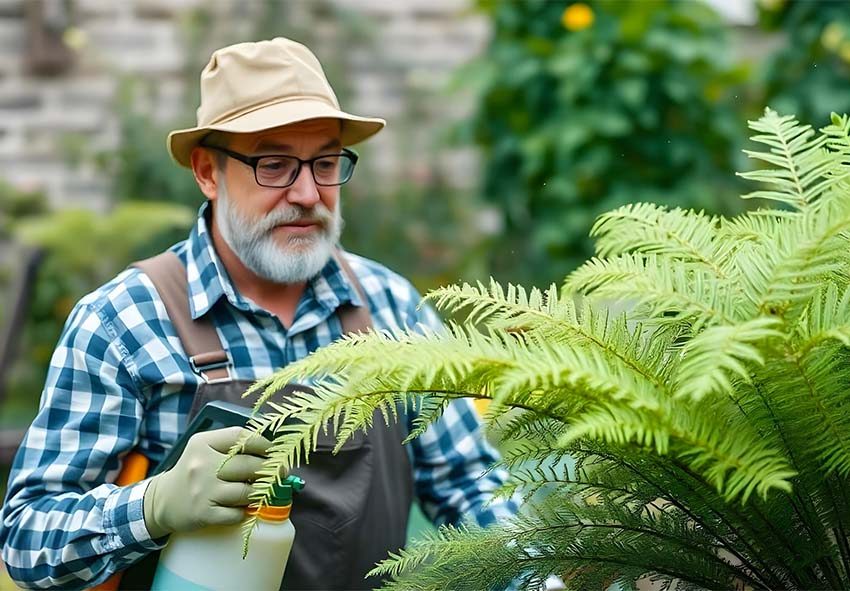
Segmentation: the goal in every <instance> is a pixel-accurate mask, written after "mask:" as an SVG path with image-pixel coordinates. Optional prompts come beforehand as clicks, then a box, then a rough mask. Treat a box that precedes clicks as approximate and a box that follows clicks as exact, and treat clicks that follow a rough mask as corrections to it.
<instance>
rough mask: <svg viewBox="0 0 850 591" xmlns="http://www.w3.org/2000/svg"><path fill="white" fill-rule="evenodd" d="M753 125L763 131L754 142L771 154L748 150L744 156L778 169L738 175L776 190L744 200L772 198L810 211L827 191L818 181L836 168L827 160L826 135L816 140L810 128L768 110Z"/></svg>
mask: <svg viewBox="0 0 850 591" xmlns="http://www.w3.org/2000/svg"><path fill="white" fill-rule="evenodd" d="M749 124H750V127H751V128H752V129H754V130H756V131H760V132H762V133H761V135H756V136H753V137H752V140H753V141H755V142H759V143H762V144H765V145H766V146H768V147H769V148H770V151H769V152H756V151H752V150H744V153H745V154H747V155H748V156H749V157H750V158H754V159H757V160H762V161H764V162H767V163H768V164H772V165H773V166H774V167H776V168H775V169H767V170H755V171H751V172H743V173H738V175H739V176H742V177H744V178H745V179H749V180H754V181H759V182H762V183H765V184H767V185H769V186H771V187H772V190H760V191H754V192H752V193H748V194H746V195H744V196H743V198H744V199H768V200H772V201H779V202H781V203H786V204H788V205H791V206H793V207H795V208H796V209H798V210H804V209H807V208H808V207H809V206H810V205H811V204H813V203H814V202H815V201H817V199H818V198H819V197H820V196H821V195H822V193H823V191H824V187H823V185H819V184H817V181H818V180H819V179H820V178H822V177H823V176H824V175H825V174H826V173H827V172H828V171H830V170H832V168H833V166H834V164H833V162H832V161H831V160H830V159H828V158H825V157H824V156H825V153H824V150H823V146H824V145H825V144H826V138H825V137H824V136H822V135H820V136H817V137H814V138H813V136H815V132H814V130H813V129H812V128H811V126H810V125H800V124H799V123H797V120H796V119H795V118H794V117H793V116H791V115H786V116H784V117H783V116H780V115H779V114H777V113H776V111H773V110H771V109H765V113H764V116H763V117H762V118H761V119H759V120H758V121H750V122H749Z"/></svg>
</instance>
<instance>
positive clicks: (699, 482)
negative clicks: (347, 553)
mask: <svg viewBox="0 0 850 591" xmlns="http://www.w3.org/2000/svg"><path fill="white" fill-rule="evenodd" d="M751 126H752V128H753V129H754V130H755V131H756V132H758V133H757V135H755V136H754V137H753V140H754V141H756V142H759V143H761V144H763V145H764V146H766V149H765V151H748V152H747V154H748V155H749V156H750V157H752V158H754V159H756V160H758V161H760V162H762V163H765V164H766V165H767V166H768V168H766V169H763V170H758V171H755V172H749V173H745V174H743V175H741V176H743V177H745V178H747V179H750V180H755V181H760V182H763V183H764V184H765V188H764V189H762V190H759V191H755V192H754V193H750V194H748V195H746V196H745V197H747V198H757V199H762V200H766V201H767V202H772V203H774V204H775V205H777V206H778V207H777V208H773V209H760V210H757V211H753V212H750V213H745V214H741V215H738V216H736V217H732V218H728V217H722V216H712V215H707V214H704V213H697V212H694V211H686V210H682V209H678V208H673V209H671V208H668V207H664V206H658V205H652V204H646V203H644V204H636V205H626V206H623V207H620V208H617V209H615V210H613V211H612V212H610V213H607V214H605V215H603V216H601V217H600V218H599V219H598V220H597V222H596V224H595V226H594V227H593V230H592V234H593V236H594V237H595V238H596V250H597V257H596V258H593V259H591V260H590V261H588V262H586V263H585V264H584V265H582V266H581V267H580V268H578V269H577V270H576V271H574V272H573V273H572V274H570V275H569V276H568V277H567V280H566V282H565V283H564V285H563V287H562V289H560V290H559V289H558V288H557V287H556V286H554V285H553V286H552V287H551V288H549V290H548V291H546V292H541V291H539V290H537V289H532V290H530V291H528V290H525V289H523V288H522V287H517V286H508V288H507V289H503V288H502V287H501V286H500V285H499V284H497V283H495V282H493V283H492V284H491V285H489V286H486V285H478V286H477V287H476V286H470V285H462V286H459V285H455V286H449V287H445V288H442V289H438V290H436V291H435V292H433V293H431V294H430V295H429V299H430V300H431V301H432V302H435V303H436V304H437V305H438V306H439V307H441V308H443V309H445V310H449V311H465V312H467V314H468V315H467V318H466V320H465V321H464V322H463V323H460V324H450V325H449V326H448V329H447V330H446V331H445V333H442V334H417V333H415V332H406V333H401V334H396V335H386V334H375V333H372V334H366V335H357V336H350V337H347V338H345V339H343V340H341V341H339V342H338V343H335V344H334V345H331V346H330V347H326V348H323V349H320V350H318V351H317V352H315V353H314V354H312V355H311V356H309V357H308V358H306V359H304V360H302V361H300V362H298V363H295V364H293V365H290V366H288V367H286V368H284V369H281V370H280V371H278V372H277V373H276V374H275V375H273V376H271V377H270V378H268V379H266V380H262V381H260V382H258V383H257V384H255V385H254V387H253V388H252V389H251V390H250V391H249V392H248V393H246V395H248V394H253V393H257V392H262V395H261V396H260V398H259V401H258V402H257V409H258V410H259V409H263V410H267V412H266V413H265V414H262V415H258V416H257V418H256V419H255V420H254V422H253V425H252V426H253V428H254V429H255V430H257V431H263V430H265V429H267V428H270V429H272V430H273V431H275V432H276V433H277V436H276V442H275V443H276V445H275V446H274V448H273V451H272V454H271V457H270V459H269V461H268V462H267V466H266V468H267V472H266V474H267V476H265V477H263V478H262V479H261V480H260V481H259V482H258V483H257V485H256V489H257V490H256V491H255V500H256V501H257V502H258V503H260V504H262V503H264V502H267V499H268V495H269V494H270V489H271V483H272V481H273V480H274V478H276V475H277V474H278V469H279V467H280V466H282V465H284V466H287V467H297V465H298V464H299V463H300V462H301V461H307V460H308V458H309V454H308V452H309V451H310V450H312V445H313V443H314V442H315V436H316V435H317V434H318V431H319V430H320V429H323V428H324V426H325V425H326V424H327V422H328V421H330V422H331V424H333V425H335V428H336V429H337V435H338V441H339V444H340V445H341V444H342V443H343V442H344V441H345V440H346V439H347V438H348V437H349V436H350V435H351V434H352V433H353V432H354V431H355V430H358V429H368V428H369V426H370V425H371V424H372V421H373V416H374V415H373V410H374V409H379V410H380V413H379V414H378V416H381V413H382V415H383V420H386V421H390V420H397V419H398V416H397V409H398V407H399V406H401V407H404V408H410V407H415V408H417V409H418V411H419V418H418V426H417V428H416V429H414V431H413V433H412V434H411V437H415V436H417V435H418V434H420V433H421V432H422V431H423V430H424V429H426V428H427V426H428V425H429V424H430V423H431V422H432V421H433V420H434V419H435V418H436V417H438V416H439V415H440V413H441V412H442V410H443V408H444V407H445V405H446V404H447V403H448V402H449V401H450V400H453V399H456V398H460V397H471V398H485V399H490V400H492V402H493V404H492V405H491V407H490V410H489V411H488V416H487V421H488V424H489V425H490V426H491V427H494V428H496V429H497V430H498V432H499V433H500V434H501V436H502V437H504V438H506V439H514V438H518V437H520V438H523V439H524V440H525V443H524V444H522V445H520V446H518V447H515V448H514V449H513V450H512V451H511V452H510V453H508V454H507V455H506V456H505V457H504V459H503V462H502V464H503V465H504V467H506V468H507V469H508V470H509V472H510V475H511V477H510V480H509V482H508V483H507V485H506V486H505V488H504V490H502V491H501V492H502V493H503V494H505V495H512V494H521V495H523V496H524V498H525V499H526V500H528V502H527V503H526V504H525V509H526V510H525V511H524V513H523V514H522V515H520V516H518V517H517V518H515V519H514V520H512V521H510V522H508V523H503V524H500V525H498V526H496V527H493V528H489V529H486V530H482V529H479V528H477V527H473V526H471V525H470V526H464V527H460V528H452V527H443V528H441V529H440V530H439V531H438V532H436V533H435V534H433V535H431V536H428V537H426V538H424V539H423V540H422V541H420V542H418V543H415V544H414V545H413V546H412V547H411V548H409V549H405V550H402V551H400V552H399V553H398V554H395V555H392V556H391V557H390V558H389V559H388V560H387V561H385V562H384V563H382V564H381V565H379V566H378V567H377V568H376V570H375V572H376V573H380V574H384V575H388V576H391V578H392V580H391V581H390V582H389V583H388V588H391V589H405V590H411V589H446V588H449V589H475V590H480V589H488V588H496V587H499V586H500V585H504V584H506V583H507V582H509V581H511V580H516V579H517V578H519V579H521V580H522V581H523V583H524V584H526V585H528V586H530V587H536V586H540V585H541V584H542V581H543V580H544V579H545V578H546V577H547V576H548V575H550V574H553V573H554V574H557V575H560V576H561V577H562V578H563V579H564V580H565V581H567V582H568V584H569V586H570V587H571V588H577V589H596V588H599V589H602V588H606V587H607V586H608V585H609V584H611V583H612V582H620V583H621V584H624V585H627V586H629V587H631V586H632V585H633V584H634V582H635V580H636V579H639V578H641V577H652V578H655V579H660V580H662V581H666V582H670V581H673V580H677V581H678V582H679V586H677V589H721V588H722V589H729V588H732V587H735V586H737V587H739V588H740V587H741V586H746V587H747V588H750V589H824V588H830V589H838V588H847V587H848V586H850V541H848V533H850V494H848V490H850V486H848V485H850V478H849V477H848V475H850V413H848V412H847V410H848V409H847V394H846V391H847V383H848V381H849V380H850V363H848V362H850V351H849V350H848V347H850V200H848V199H847V194H848V191H850V160H848V157H849V156H850V119H848V117H847V116H843V117H838V116H835V115H834V116H833V123H832V125H830V126H829V127H826V128H824V129H823V130H821V132H820V133H816V132H815V131H814V130H812V129H811V127H809V126H803V125H800V124H798V123H797V121H796V120H795V119H794V118H793V117H790V116H785V117H781V116H779V115H778V114H777V113H775V112H773V111H771V110H766V112H765V115H764V116H763V117H762V118H761V119H760V120H758V121H756V122H752V123H751ZM308 378H310V379H311V381H312V383H313V384H314V387H315V391H314V393H307V392H302V393H296V394H294V395H293V396H292V397H289V398H285V399H281V398H280V397H278V398H273V397H274V395H275V393H277V392H278V391H279V390H280V389H281V388H282V387H283V385H284V384H287V383H290V382H293V381H295V382H298V381H301V380H305V379H308ZM266 403H267V404H268V406H263V405H264V404H266ZM566 457H572V458H574V459H575V467H574V469H570V468H568V466H569V465H568V464H566V463H564V461H563V460H564V459H565V458H566ZM544 489H545V491H546V494H544V495H537V494H536V493H538V492H540V491H541V490H544ZM251 525H252V524H251V523H250V522H249V523H248V531H250V527H251Z"/></svg>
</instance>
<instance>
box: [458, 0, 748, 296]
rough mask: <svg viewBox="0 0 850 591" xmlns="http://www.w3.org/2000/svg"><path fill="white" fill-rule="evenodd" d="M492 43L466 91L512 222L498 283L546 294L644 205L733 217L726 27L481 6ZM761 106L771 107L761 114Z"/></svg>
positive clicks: (701, 19) (620, 11)
mask: <svg viewBox="0 0 850 591" xmlns="http://www.w3.org/2000/svg"><path fill="white" fill-rule="evenodd" d="M479 5H480V7H481V8H482V10H484V11H485V12H486V13H487V14H488V15H489V16H490V19H491V22H492V26H493V29H494V31H493V36H492V40H491V42H490V44H489V46H488V47H487V49H486V50H485V52H484V54H483V55H482V57H481V58H480V59H479V60H478V61H476V62H475V63H473V64H472V65H470V66H469V67H467V68H466V69H464V70H462V71H461V72H460V74H459V77H458V78H459V80H461V81H462V84H463V85H464V88H473V89H474V94H475V97H476V101H477V106H476V110H475V113H474V116H473V117H472V118H471V120H470V122H469V125H468V127H467V128H466V129H463V130H461V132H460V134H461V137H464V135H465V137H467V138H469V139H471V140H473V141H474V142H475V143H477V144H478V145H480V146H481V147H482V148H483V156H484V163H485V164H484V181H483V188H482V192H483V195H484V197H485V198H486V199H487V200H489V201H491V202H493V203H495V204H497V205H498V207H499V208H500V209H501V211H503V213H504V219H505V222H506V230H507V231H506V235H507V238H506V242H504V243H501V244H499V247H498V248H497V249H494V251H493V257H492V261H491V262H492V267H493V270H494V271H493V272H494V274H496V275H497V276H500V277H503V276H506V277H509V278H511V279H515V280H520V279H521V280H524V281H528V280H532V281H540V280H542V281H544V285H545V284H546V283H549V282H550V281H551V280H552V278H553V277H558V276H561V275H562V274H563V273H566V272H567V271H568V270H570V269H573V268H574V267H575V265H576V264H578V263H579V262H581V261H582V260H584V259H585V258H586V257H587V256H588V255H589V254H590V252H591V251H592V244H591V243H590V242H589V241H588V240H587V237H586V235H585V233H586V230H587V228H588V227H590V225H591V223H592V221H593V219H594V218H595V217H596V216H597V215H599V214H600V213H602V212H603V211H607V210H610V209H612V208H614V207H616V206H618V205H622V204H624V203H628V202H633V201H637V200H653V201H659V202H662V203H666V204H669V205H679V204H681V205H684V206H690V207H695V208H707V209H711V210H714V211H720V212H727V213H728V212H735V211H738V208H739V206H740V203H739V202H738V201H737V200H734V197H735V196H736V195H737V194H738V193H739V189H740V187H739V185H738V183H737V182H736V181H735V179H734V178H733V177H730V176H729V174H728V173H729V171H732V170H737V169H740V166H739V164H740V162H738V161H736V151H735V147H736V146H740V145H741V142H742V141H743V140H744V139H745V136H744V131H745V125H744V123H743V118H742V117H741V116H740V114H739V110H738V108H737V106H736V104H735V103H736V101H735V99H736V98H737V97H736V96H735V95H736V94H737V92H736V90H735V89H736V87H737V86H738V85H739V84H740V83H742V81H743V79H744V78H745V76H746V73H745V71H744V70H743V69H740V68H738V67H736V66H735V65H734V64H733V61H732V58H731V55H730V54H729V52H728V50H727V49H728V46H729V43H728V39H727V28H726V27H725V26H724V24H723V23H722V22H721V21H720V19H719V18H718V17H717V15H716V14H715V13H714V12H713V11H712V10H711V9H710V8H709V7H708V6H707V5H703V4H701V3H694V2H676V1H669V2H631V1H619V0H618V1H598V2H587V4H584V3H572V2H569V1H568V0H557V1H552V0H514V1H505V2H487V1H483V2H479ZM762 104H763V103H762Z"/></svg>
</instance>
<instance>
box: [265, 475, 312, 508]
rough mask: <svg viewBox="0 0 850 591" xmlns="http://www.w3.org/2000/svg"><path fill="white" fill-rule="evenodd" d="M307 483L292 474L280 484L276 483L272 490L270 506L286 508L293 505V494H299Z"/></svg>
mask: <svg viewBox="0 0 850 591" xmlns="http://www.w3.org/2000/svg"><path fill="white" fill-rule="evenodd" d="M305 484H306V483H305V482H304V480H303V479H301V478H299V477H298V476H295V475H294V474H290V475H289V476H287V477H286V478H284V479H283V480H282V481H281V482H280V484H277V483H275V484H274V486H273V488H272V498H271V500H270V501H269V505H271V506H272V507H285V506H286V505H291V504H292V493H293V492H298V491H300V490H301V489H302V488H304V485H305Z"/></svg>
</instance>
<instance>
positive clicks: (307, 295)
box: [186, 201, 364, 323]
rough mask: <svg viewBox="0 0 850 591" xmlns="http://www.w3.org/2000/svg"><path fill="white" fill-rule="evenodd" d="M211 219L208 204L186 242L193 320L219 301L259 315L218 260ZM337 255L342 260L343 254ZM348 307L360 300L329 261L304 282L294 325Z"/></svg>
mask: <svg viewBox="0 0 850 591" xmlns="http://www.w3.org/2000/svg"><path fill="white" fill-rule="evenodd" d="M211 215H212V208H211V207H210V206H209V202H208V201H207V202H205V203H204V204H203V205H202V206H201V208H200V209H199V210H198V221H197V222H196V223H195V226H194V227H193V228H192V231H191V233H190V234H189V238H188V240H187V249H186V275H187V279H188V291H189V309H190V311H191V313H192V319H193V320H197V319H198V318H200V317H201V316H203V315H204V314H206V313H207V312H209V310H210V309H211V308H212V307H213V306H214V305H215V304H216V302H218V301H219V300H220V299H221V298H222V297H225V298H227V301H228V302H230V304H231V305H233V306H234V307H236V308H238V309H240V310H242V311H244V312H255V313H257V312H262V310H261V309H260V308H259V307H258V306H257V305H256V304H254V303H253V302H251V301H250V300H248V299H247V298H245V297H243V296H242V295H241V294H240V293H239V292H238V290H237V289H236V286H235V285H234V284H233V282H232V281H231V279H230V276H229V275H228V274H227V270H226V269H225V268H224V264H223V263H222V262H221V259H220V258H219V257H218V253H217V252H216V250H215V247H214V246H213V241H212V235H211V234H210V232H209V216H211ZM338 252H339V253H340V255H341V256H342V251H341V250H339V251H338ZM348 303H350V304H352V305H354V306H362V305H364V302H363V299H362V298H361V297H360V294H359V293H357V290H356V289H355V288H354V286H353V285H352V284H351V281H350V280H349V278H348V277H347V276H346V274H345V273H344V272H343V270H342V269H341V268H340V266H339V263H337V261H336V260H335V259H334V257H331V258H330V260H328V262H327V264H325V266H324V267H323V268H322V270H321V271H319V273H318V274H316V275H315V276H314V277H313V278H312V279H310V280H309V281H308V282H307V287H306V288H305V290H304V294H303V295H302V296H301V301H300V302H299V303H298V308H297V310H296V312H295V323H297V322H298V317H299V316H301V315H302V313H304V312H306V311H307V310H313V309H315V308H316V306H319V307H320V308H322V309H324V311H325V312H326V313H327V314H328V315H329V314H330V313H332V312H334V311H335V310H336V309H337V308H338V307H339V306H341V305H343V304H348Z"/></svg>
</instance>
